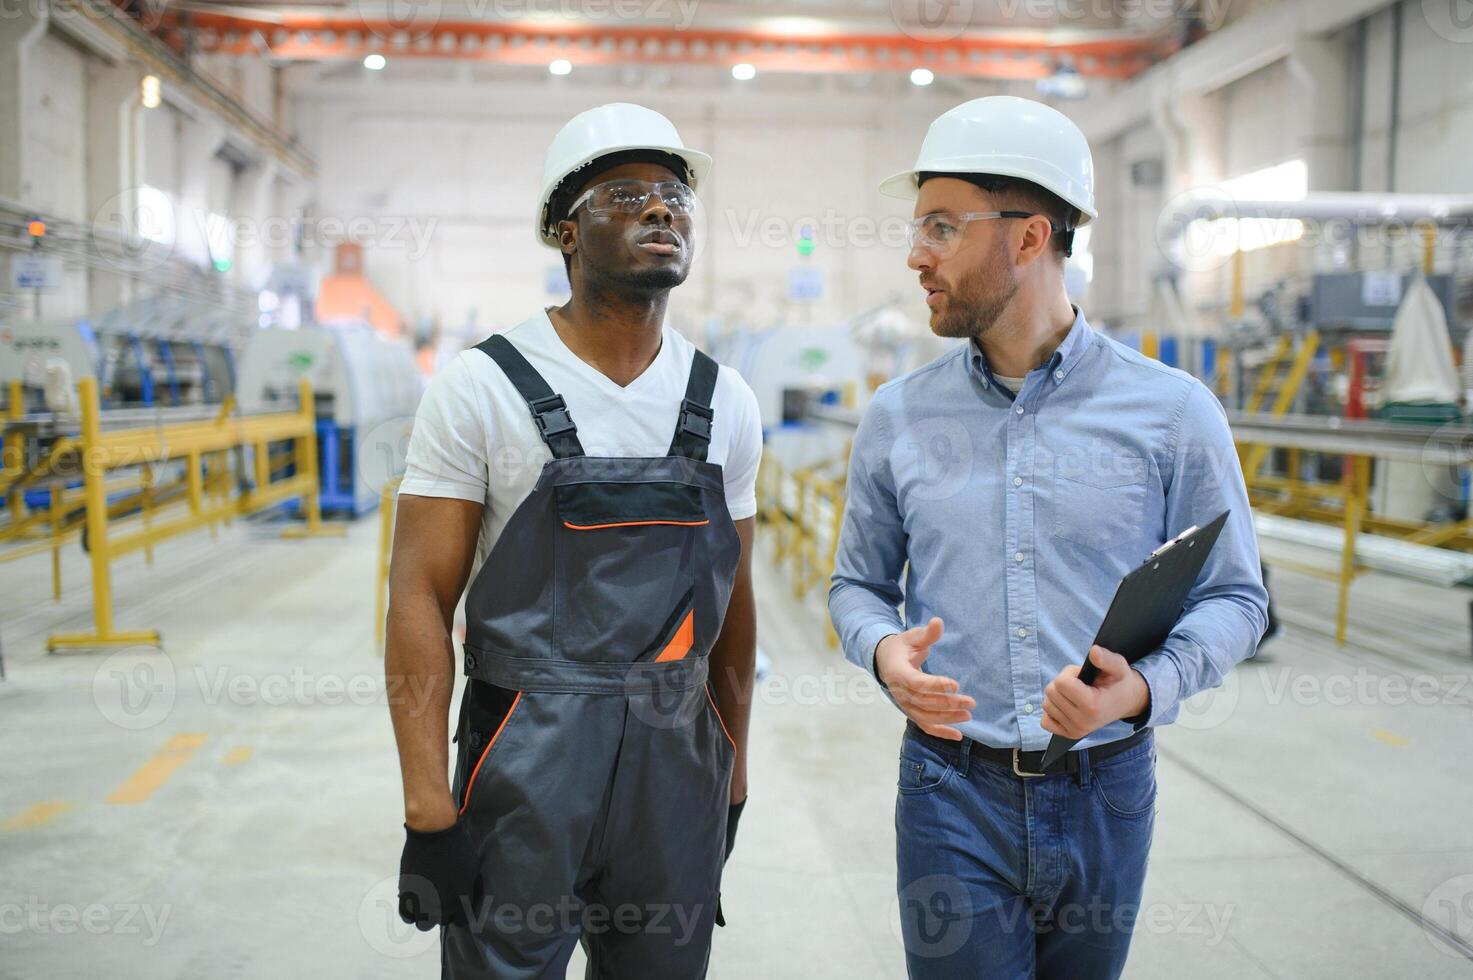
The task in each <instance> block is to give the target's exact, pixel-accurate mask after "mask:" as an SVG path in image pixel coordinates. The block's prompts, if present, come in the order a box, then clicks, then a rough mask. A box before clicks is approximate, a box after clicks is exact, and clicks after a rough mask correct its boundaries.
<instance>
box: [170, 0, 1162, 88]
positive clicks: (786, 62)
mask: <svg viewBox="0 0 1473 980" xmlns="http://www.w3.org/2000/svg"><path fill="white" fill-rule="evenodd" d="M185 18H187V20H186V19H185ZM157 31H158V33H159V34H160V35H161V36H162V37H163V38H164V40H165V41H167V42H168V43H169V44H171V45H172V46H174V47H175V48H176V50H181V51H182V50H184V48H185V46H186V45H185V41H186V38H188V40H189V41H190V42H191V43H192V47H193V50H195V51H197V52H201V53H218V54H230V55H239V56H247V55H249V56H260V55H263V54H268V53H269V55H270V56H271V57H273V58H279V59H282V60H287V61H345V60H356V59H361V58H363V57H364V56H366V55H368V54H371V53H375V52H377V53H380V54H383V55H386V56H389V57H395V58H406V57H407V58H438V59H452V60H468V61H487V62H502V63H507V64H523V65H545V64H547V63H548V62H549V61H551V60H553V59H555V58H565V59H567V60H568V61H570V62H572V63H573V64H574V65H620V64H641V63H643V64H662V65H671V64H684V65H716V66H729V65H734V64H737V63H739V62H747V63H749V64H751V65H753V66H755V67H756V68H758V69H759V70H767V71H773V72H800V73H813V72H822V73H830V74H833V73H855V72H878V71H910V70H911V69H913V68H921V67H924V68H930V69H932V70H933V71H935V72H936V73H937V74H938V75H966V76H973V77H985V78H1001V79H1037V78H1042V77H1045V76H1047V75H1050V74H1052V73H1053V71H1054V70H1055V68H1056V67H1057V65H1058V64H1059V62H1060V61H1061V60H1063V59H1067V60H1068V61H1069V62H1070V63H1071V64H1072V65H1073V66H1074V68H1075V69H1076V70H1078V71H1079V73H1080V74H1081V75H1085V76H1087V77H1094V78H1111V79H1125V78H1130V77H1132V76H1134V75H1136V74H1139V73H1140V72H1142V71H1144V70H1145V69H1147V68H1149V67H1150V66H1151V65H1153V64H1155V63H1156V62H1157V61H1160V60H1161V59H1162V58H1165V57H1166V56H1168V55H1169V54H1171V53H1172V52H1173V51H1175V50H1176V49H1177V47H1178V43H1177V41H1176V39H1175V37H1174V36H1173V35H1171V34H1170V33H1167V32H1162V33H1156V34H1150V35H1121V34H1118V33H1112V34H1110V35H1108V36H1104V37H1100V38H1089V37H1081V36H1079V35H1078V34H1075V35H1071V36H1066V37H1064V38H1061V39H1058V40H1050V38H1049V37H1048V36H1047V35H1045V34H1043V33H1040V32H1038V31H1029V32H1010V33H999V32H993V33H985V32H969V33H967V34H965V35H963V36H961V37H957V38H954V39H951V40H923V39H918V38H914V37H910V36H909V35H905V34H900V33H896V34H852V33H839V34H829V35H812V34H783V33H774V32H771V31H758V30H734V29H716V28H712V29H705V28H694V27H693V28H676V27H669V26H648V27H635V26H630V27H624V26H619V27H612V26H604V25H599V24H588V23H567V24H555V23H548V22H546V21H496V22H487V21H462V22H435V23H430V24H420V23H396V22H394V21H390V20H383V21H374V20H366V19H361V18H355V17H336V18H335V17H330V16H323V15H321V14H316V13H313V14H306V13H301V14H297V13H292V12H290V11H280V10H275V11H273V12H272V13H271V15H270V16H269V17H266V16H262V17H260V18H256V17H253V16H251V15H250V13H249V11H241V10H240V8H236V9H235V10H234V11H232V12H230V13H223V12H222V13H217V12H207V11H200V10H199V9H198V8H192V9H191V10H190V12H188V13H187V14H183V13H179V12H173V11H171V12H167V13H165V14H164V16H163V17H162V19H161V20H160V22H159V25H158V28H157Z"/></svg>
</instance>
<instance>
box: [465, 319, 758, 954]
mask: <svg viewBox="0 0 1473 980" xmlns="http://www.w3.org/2000/svg"><path fill="white" fill-rule="evenodd" d="M479 349H480V350H482V351H484V352H485V353H486V354H487V355H488V356H490V357H491V358H492V359H493V360H494V361H495V362H496V363H497V365H498V366H499V367H500V368H501V370H502V371H503V372H504V373H505V374H506V376H507V378H508V379H509V380H510V381H511V383H512V384H513V385H514V386H515V387H516V388H517V390H518V392H520V394H521V395H522V397H523V398H524V399H525V400H526V401H527V403H528V405H529V407H530V408H531V411H532V415H533V417H534V419H535V421H536V423H537V427H538V430H539V431H540V432H541V434H542V438H543V440H544V441H545V442H546V443H547V445H548V448H549V449H551V450H552V457H553V458H552V459H551V460H550V461H548V463H547V465H546V466H545V467H543V469H542V472H541V475H540V476H539V477H538V480H537V484H536V486H535V487H534V488H533V490H532V492H531V493H530V494H529V495H528V496H527V498H526V499H525V500H524V501H522V503H521V505H520V506H519V507H518V508H517V510H516V512H515V513H514V514H513V515H512V517H511V520H510V522H509V523H508V524H507V525H506V529H505V530H504V531H503V532H502V533H501V536H500V538H498V539H497V542H496V545H495V547H494V548H493V549H492V551H491V554H490V555H489V556H488V557H487V559H486V562H485V564H484V565H483V566H482V568H481V570H480V573H479V574H478V575H477V576H476V578H475V581H474V582H473V583H472V584H471V587H470V592H469V593H468V594H467V596H466V641H465V673H466V678H467V680H466V688H465V694H464V696H463V698H462V700H461V714H460V724H459V728H458V734H457V739H458V741H459V753H458V756H457V765H456V776H455V786H454V792H455V795H456V800H457V802H459V803H460V807H461V810H460V813H461V820H462V821H463V822H464V823H465V824H466V825H467V827H468V829H469V831H470V834H471V839H472V840H473V841H474V842H475V844H476V847H477V848H478V850H479V852H480V860H481V875H482V883H483V890H484V897H483V899H482V900H481V902H480V904H479V905H478V906H477V907H476V908H475V909H474V910H473V911H474V912H475V918H476V919H479V920H480V921H472V922H471V924H470V925H468V926H463V925H452V926H447V927H445V929H444V931H443V943H442V967H443V973H444V975H445V976H446V977H454V978H457V980H461V978H471V977H474V978H478V980H492V978H494V980H511V978H518V980H520V978H527V980H531V978H549V977H557V978H559V980H561V978H563V976H564V974H565V972H566V968H567V962H568V959H569V957H570V956H571V955H572V952H573V946H574V944H575V943H576V942H577V941H578V939H579V938H580V936H581V938H582V940H583V943H584V949H585V950H586V952H587V955H588V960H589V968H588V976H589V977H591V978H600V980H602V978H620V980H624V978H628V980H652V978H669V980H692V978H698V977H703V976H705V973H706V961H707V957H708V954H709V950H710V939H711V930H712V923H713V919H714V917H715V915H716V903H717V899H718V890H719V886H720V881H721V865H722V860H723V856H724V848H725V833H726V813H727V803H728V794H729V787H730V782H731V768H732V759H733V757H734V751H735V750H734V746H733V744H732V741H731V739H730V737H729V736H728V734H727V732H726V729H725V726H724V724H723V723H722V721H721V718H720V715H719V714H718V712H717V710H716V705H715V702H714V701H713V700H712V698H711V695H710V693H709V690H708V689H707V686H706V677H707V656H708V654H709V653H710V651H711V647H712V644H713V643H715V641H716V638H717V636H718V635H719V634H720V632H721V624H722V620H723V618H724V617H725V615H726V605H727V601H728V600H729V599H730V597H731V589H732V582H733V579H734V577H735V573H736V567H737V560H738V558H739V557H740V553H741V542H740V539H739V538H738V537H737V532H736V526H735V524H734V523H733V522H732V520H731V515H730V513H729V512H728V511H727V507H726V496H725V492H724V484H723V481H722V473H721V467H720V466H718V465H716V464H714V463H710V462H707V461H706V449H707V446H708V444H709V442H710V437H711V420H712V411H711V407H710V406H711V396H712V393H713V391H714V390H715V386H716V375H717V366H716V363H715V362H714V361H712V360H711V359H710V358H709V357H707V356H706V355H705V354H703V353H701V352H699V351H697V352H696V356H695V362H694V364H693V365H692V366H691V373H690V381H689V384H688V387H687V389H686V395H685V401H684V402H683V404H682V406H681V411H680V415H679V420H678V423H677V426H676V432H675V437H674V440H673V442H672V444H671V447H670V454H669V455H668V456H664V457H653V458H623V457H612V458H603V457H591V456H585V455H584V454H583V448H582V446H581V445H580V444H579V442H578V435H577V428H576V426H574V424H573V420H572V418H571V416H570V415H569V413H568V409H567V406H566V404H565V403H564V401H563V399H562V397H561V396H559V395H556V394H554V393H553V391H552V389H551V388H550V387H548V385H547V382H546V381H544V380H543V378H542V376H541V375H539V374H538V373H537V371H536V370H535V369H534V368H533V367H532V366H531V365H530V364H528V363H527V361H526V359H525V358H523V357H522V355H521V354H520V353H519V352H518V351H517V350H516V348H515V347H514V346H513V345H512V344H511V342H510V341H508V340H507V339H506V338H504V337H501V336H494V337H492V338H490V339H489V340H487V341H486V342H485V343H482V344H480V345H479Z"/></svg>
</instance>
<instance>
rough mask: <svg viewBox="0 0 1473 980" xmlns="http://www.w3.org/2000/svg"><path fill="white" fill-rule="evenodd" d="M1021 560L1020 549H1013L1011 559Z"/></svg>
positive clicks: (1021, 553)
mask: <svg viewBox="0 0 1473 980" xmlns="http://www.w3.org/2000/svg"><path fill="white" fill-rule="evenodd" d="M1022 560H1023V552H1021V551H1015V552H1013V561H1022Z"/></svg>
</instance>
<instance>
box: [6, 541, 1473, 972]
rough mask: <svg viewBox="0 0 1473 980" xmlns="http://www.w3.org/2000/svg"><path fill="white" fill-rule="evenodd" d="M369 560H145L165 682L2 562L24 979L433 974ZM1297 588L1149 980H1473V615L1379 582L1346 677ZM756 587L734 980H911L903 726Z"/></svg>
mask: <svg viewBox="0 0 1473 980" xmlns="http://www.w3.org/2000/svg"><path fill="white" fill-rule="evenodd" d="M376 533H377V530H376V521H374V520H369V521H364V522H360V523H359V524H358V525H357V526H355V527H353V528H352V529H351V532H350V535H349V537H348V538H347V539H346V540H341V539H340V540H330V539H327V540H315V541H290V542H289V541H281V540H278V539H277V538H276V537H275V536H274V529H272V528H270V527H266V526H260V525H256V526H252V525H245V524H240V523H238V524H236V525H235V526H234V527H233V528H231V529H229V530H227V531H224V532H222V534H221V536H220V539H219V541H218V542H216V543H214V544H212V543H211V542H210V539H209V536H208V535H204V534H200V535H196V536H194V537H191V538H187V539H183V540H180V541H178V542H175V543H172V544H169V545H166V546H164V547H162V548H160V549H159V551H158V554H157V561H156V564H155V565H154V567H152V568H147V567H145V566H144V564H143V560H142V558H141V556H135V557H132V558H129V559H127V560H125V561H123V562H121V563H120V564H119V565H118V566H117V568H116V573H115V577H116V581H117V589H118V601H117V619H118V625H119V626H120V627H121V628H136V627H143V626H155V627H158V628H160V629H161V630H162V631H163V633H164V636H165V641H166V645H167V654H166V655H160V654H158V653H156V652H152V651H141V650H128V651H122V652H119V653H115V654H111V655H109V654H106V653H74V654H68V655H61V656H51V657H47V656H45V655H44V654H43V653H42V649H43V645H44V638H45V635H46V634H47V633H48V632H51V631H54V630H65V629H78V628H83V627H85V626H86V625H87V623H88V621H89V619H90V592H89V590H88V588H87V571H86V566H85V564H84V562H83V556H82V555H81V554H80V553H79V551H78V550H77V548H76V547H75V545H73V546H72V547H70V548H69V549H68V551H67V558H66V565H65V578H66V582H67V588H66V591H65V594H64V597H63V600H62V601H61V602H60V603H59V604H57V603H53V602H52V600H51V597H50V591H49V590H50V583H49V573H48V567H47V563H46V559H45V558H39V559H27V560H25V561H22V562H18V563H13V564H7V565H0V640H3V645H4V646H3V649H4V656H5V667H6V670H7V671H8V674H9V677H8V680H6V681H4V682H0V978H6V980H20V978H26V980H32V978H37V977H48V978H50V977H58V978H66V977H81V976H91V975H95V974H96V973H97V972H98V968H99V967H103V966H105V967H106V970H107V974H108V975H109V976H112V977H116V978H119V980H127V978H149V980H157V978H176V977H177V978H181V980H183V978H188V980H196V978H200V977H210V978H222V980H223V978H231V977H242V978H244V977H251V978H257V977H285V976H293V977H321V978H329V977H330V978H337V977H354V978H379V977H384V978H388V977H430V976H434V975H436V970H437V967H436V963H437V944H436V940H435V939H434V937H433V935H429V936H424V935H421V934H418V933H414V932H412V931H408V930H405V929H404V928H403V927H401V926H400V925H399V923H398V922H397V920H396V919H395V918H394V912H393V909H394V888H395V869H396V864H397V860H398V850H399V846H400V842H401V833H402V832H401V830H400V813H401V811H400V798H399V778H398V771H397V767H396V764H395V758H394V751H393V742H392V738H391V733H390V729H389V723H388V712H387V709H386V707H385V694H384V691H383V684H382V681H381V661H380V659H379V657H378V655H377V654H376V652H375V649H374V643H373V629H372V609H373V606H372V589H373V574H374V572H373V568H374V549H375V546H376ZM1274 585H1275V595H1276V599H1277V601H1278V602H1279V604H1280V606H1281V608H1282V610H1283V614H1284V618H1285V619H1286V620H1288V621H1290V622H1289V625H1288V626H1287V627H1286V635H1285V636H1284V637H1282V638H1281V639H1280V640H1278V641H1277V642H1276V643H1275V644H1274V645H1273V646H1272V647H1271V648H1270V649H1269V650H1268V651H1267V652H1266V654H1265V655H1264V656H1263V657H1261V658H1260V659H1259V660H1257V661H1255V662H1250V663H1249V664H1247V665H1245V666H1244V667H1243V668H1241V669H1240V670H1239V671H1238V672H1237V673H1236V674H1235V675H1234V677H1233V678H1232V680H1231V681H1230V683H1229V684H1228V685H1226V686H1225V687H1224V688H1222V689H1221V690H1220V691H1218V692H1217V693H1215V694H1214V695H1211V696H1209V697H1207V698H1204V699H1202V700H1201V701H1200V702H1198V703H1195V704H1194V705H1193V706H1192V710H1191V711H1190V712H1189V713H1188V714H1187V715H1186V717H1184V719H1183V722H1182V723H1181V724H1180V725H1178V726H1175V727H1173V728H1171V729H1169V730H1166V731H1163V732H1162V733H1161V734H1160V754H1161V765H1160V784H1161V789H1160V812H1159V815H1158V818H1157V830H1156V842H1155V849H1154V853H1153V856H1152V860H1151V866H1150V874H1149V879H1148V884H1147V890H1146V902H1147V909H1146V911H1145V912H1144V913H1143V916H1142V923H1143V924H1142V927H1141V928H1139V929H1138V931H1137V938H1136V940H1135V945H1134V951H1133V955H1132V959H1131V963H1130V966H1129V968H1128V970H1127V976H1130V977H1139V978H1173V980H1174V978H1179V977H1192V978H1194V980H1211V978H1217V977H1222V978H1232V980H1245V978H1269V977H1274V978H1317V977H1325V978H1330V977H1333V978H1345V977H1377V978H1381V977H1418V978H1434V977H1469V976H1473V961H1470V959H1469V958H1468V957H1467V956H1465V955H1464V954H1463V953H1461V952H1458V951H1456V950H1454V949H1451V948H1450V947H1448V946H1447V945H1446V944H1444V943H1441V942H1439V941H1438V939H1437V935H1436V933H1435V931H1434V930H1431V929H1429V928H1427V927H1426V926H1425V923H1424V922H1423V921H1422V919H1421V917H1422V916H1426V918H1427V920H1429V921H1431V922H1433V923H1437V924H1440V925H1441V926H1443V927H1445V928H1450V929H1451V930H1452V931H1454V932H1456V933H1459V934H1461V935H1462V936H1463V937H1464V939H1465V940H1466V941H1470V942H1473V830H1470V826H1469V825H1470V822H1473V763H1470V761H1469V753H1468V749H1469V732H1470V722H1473V684H1470V682H1469V679H1470V668H1473V660H1470V658H1469V642H1468V639H1469V638H1468V625H1467V624H1468V612H1467V594H1466V593H1463V592H1449V591H1445V590H1438V589H1432V588H1426V587H1421V586H1416V585H1412V584H1409V583H1406V582H1401V581H1397V580H1391V579H1386V578H1382V577H1379V576H1370V577H1367V578H1364V579H1362V580H1361V581H1360V582H1358V583H1357V584H1356V586H1355V591H1354V593H1353V594H1354V596H1355V600H1356V605H1355V607H1354V610H1355V611H1354V622H1355V630H1354V632H1353V640H1354V642H1353V643H1352V645H1351V646H1350V647H1349V648H1347V649H1346V650H1343V651H1337V650H1336V649H1335V648H1334V646H1333V644H1332V643H1330V642H1329V641H1327V640H1326V639H1325V638H1324V637H1323V635H1322V634H1321V632H1320V630H1322V629H1323V628H1324V625H1325V622H1326V621H1327V620H1328V618H1329V615H1330V610H1331V608H1332V607H1331V605H1330V602H1331V599H1332V593H1331V592H1330V590H1329V587H1328V586H1327V585H1326V584H1325V583H1321V582H1318V581H1315V580H1311V579H1305V578H1301V577H1298V576H1294V575H1291V574H1290V573H1287V572H1285V573H1279V574H1277V575H1276V576H1275V578H1274ZM758 588H759V602H760V607H759V608H760V610H761V613H760V615H761V642H762V644H763V647H764V649H765V650H766V651H767V652H768V653H769V654H770V655H771V657H772V659H773V661H774V664H775V670H774V675H773V677H772V678H770V679H769V680H768V681H767V682H766V683H765V684H764V685H763V688H762V693H761V697H760V699H759V702H758V704H757V707H756V709H755V710H756V716H755V728H754V733H753V745H752V751H753V759H752V803H751V805H750V806H749V807H748V809H747V812H746V815H745V817H744V819H743V823H742V832H741V838H740V841H739V844H738V847H737V851H736V854H735V855H734V857H733V858H732V861H731V864H730V865H729V866H728V873H727V878H726V881H725V883H724V889H725V894H726V908H727V912H728V917H729V919H730V921H731V926H730V927H729V928H727V929H725V930H722V931H719V932H718V935H717V938H716V944H715V950H714V953H713V958H712V961H713V968H712V976H713V977H716V978H743V980H747V978H753V977H803V978H804V980H828V978H835V980H838V978H844V980H857V978H894V977H899V976H903V974H904V968H903V963H902V959H901V955H900V945H899V940H898V939H897V925H896V922H897V919H896V913H895V899H894V891H893V874H894V865H893V854H894V831H893V824H892V819H893V812H894V811H893V807H894V793H893V785H894V770H895V759H896V747H897V740H898V736H899V732H900V728H901V724H900V717H899V715H898V714H897V713H896V712H895V711H894V709H893V708H891V707H890V706H889V705H888V703H886V702H885V701H883V699H881V698H880V697H878V695H877V693H876V691H875V689H874V687H873V686H872V685H871V684H870V682H869V681H868V680H867V679H866V678H865V677H864V676H863V675H862V674H859V673H858V672H857V671H853V670H851V669H850V668H849V667H848V666H847V665H845V664H844V663H843V661H842V659H841V658H840V657H839V655H838V654H837V653H835V652H831V651H829V650H828V649H826V648H825V647H824V645H823V639H822V637H823V631H822V629H821V624H822V619H821V608H820V606H819V604H818V599H817V597H813V598H812V599H811V600H810V601H809V602H808V603H807V604H800V603H797V602H795V601H793V600H792V599H791V598H790V593H789V590H788V588H787V581H786V574H785V572H784V573H780V572H778V571H775V570H774V569H773V568H772V566H771V565H770V564H769V563H768V562H767V561H766V560H763V561H759V562H758ZM129 800H132V802H128V801H129ZM1147 915H1151V916H1152V918H1151V919H1150V920H1149V921H1150V922H1151V923H1153V924H1152V925H1151V926H1149V927H1147V926H1146V925H1145V923H1146V921H1147V919H1146V916H1147Z"/></svg>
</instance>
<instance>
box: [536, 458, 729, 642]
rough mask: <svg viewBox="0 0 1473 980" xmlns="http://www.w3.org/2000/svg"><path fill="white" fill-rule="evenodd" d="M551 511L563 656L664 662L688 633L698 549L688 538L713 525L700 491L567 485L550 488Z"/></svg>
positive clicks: (556, 620)
mask: <svg viewBox="0 0 1473 980" xmlns="http://www.w3.org/2000/svg"><path fill="white" fill-rule="evenodd" d="M557 511H558V520H559V521H560V522H561V524H562V527H561V528H560V529H559V530H558V535H557V543H556V546H555V547H556V552H557V554H556V558H555V564H556V575H557V588H556V592H557V599H556V602H557V609H556V611H555V613H554V616H553V634H554V636H555V637H556V645H557V647H558V648H559V651H560V655H561V656H563V657H565V658H567V659H569V660H584V659H593V660H619V661H625V660H628V661H633V660H639V659H660V658H665V659H669V658H670V656H671V651H672V650H675V649H676V647H678V646H679V645H680V644H681V642H682V637H688V636H689V635H690V634H692V633H693V624H692V622H691V616H692V615H693V612H692V608H691V607H692V606H693V595H694V587H695V562H696V549H697V547H698V544H699V540H700V538H699V535H697V534H695V533H693V529H695V528H700V527H704V526H706V525H707V524H709V523H710V520H709V519H708V518H707V516H706V511H705V506H704V502H703V500H702V497H701V492H700V489H699V488H697V487H694V486H691V485H688V484H684V483H663V482H645V483H574V484H565V485H563V486H559V487H558V488H557ZM672 644H674V646H672ZM689 648H690V642H689V641H688V640H685V641H684V650H685V651H688V650H689ZM682 655H683V653H682Z"/></svg>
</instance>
